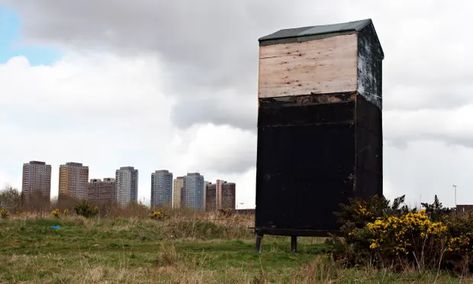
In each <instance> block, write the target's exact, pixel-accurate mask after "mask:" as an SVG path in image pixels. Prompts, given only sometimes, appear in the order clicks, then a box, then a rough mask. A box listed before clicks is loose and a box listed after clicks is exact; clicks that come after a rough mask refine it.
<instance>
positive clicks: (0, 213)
mask: <svg viewBox="0 0 473 284" xmlns="http://www.w3.org/2000/svg"><path fill="white" fill-rule="evenodd" d="M8 215H9V214H8V210H7V209H5V208H3V207H0V218H2V219H6V218H8Z"/></svg>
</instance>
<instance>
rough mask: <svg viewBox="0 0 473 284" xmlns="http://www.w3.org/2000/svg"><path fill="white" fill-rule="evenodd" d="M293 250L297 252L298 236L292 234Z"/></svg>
mask: <svg viewBox="0 0 473 284" xmlns="http://www.w3.org/2000/svg"><path fill="white" fill-rule="evenodd" d="M291 252H292V253H296V252H297V236H291Z"/></svg>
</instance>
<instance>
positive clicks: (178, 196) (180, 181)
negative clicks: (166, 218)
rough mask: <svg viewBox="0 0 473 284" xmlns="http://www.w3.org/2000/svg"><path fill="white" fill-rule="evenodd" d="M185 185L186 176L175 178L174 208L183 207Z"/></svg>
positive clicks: (173, 191)
mask: <svg viewBox="0 0 473 284" xmlns="http://www.w3.org/2000/svg"><path fill="white" fill-rule="evenodd" d="M183 187H184V177H177V178H176V179H174V188H173V190H172V208H176V209H178V208H181V207H182V189H183Z"/></svg>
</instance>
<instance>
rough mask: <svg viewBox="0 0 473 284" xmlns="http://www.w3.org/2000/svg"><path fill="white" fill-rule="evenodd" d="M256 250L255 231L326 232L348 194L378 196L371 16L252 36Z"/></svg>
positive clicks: (375, 44)
mask: <svg viewBox="0 0 473 284" xmlns="http://www.w3.org/2000/svg"><path fill="white" fill-rule="evenodd" d="M259 44H260V52H259V86H258V101H259V109H258V153H257V178H256V225H255V232H256V235H257V249H258V250H260V245H261V238H262V236H263V235H264V234H273V235H287V236H292V242H291V244H292V249H293V250H295V249H296V236H314V235H322V234H326V233H328V232H336V231H337V229H338V225H337V222H336V217H335V216H334V214H333V212H334V211H337V210H338V208H339V204H340V203H344V202H346V201H347V200H348V198H351V197H360V198H368V197H369V196H372V195H374V194H378V195H381V194H382V174H383V172H382V166H383V164H382V153H383V152H382V145H383V143H382V124H381V118H382V114H381V107H382V95H381V91H382V88H381V81H382V73H381V70H382V68H381V63H382V60H383V58H384V54H383V50H382V48H381V45H380V43H379V40H378V37H377V35H376V31H375V29H374V26H373V23H372V21H371V20H362V21H356V22H349V23H342V24H335V25H325V26H313V27H304V28H295V29H285V30H280V31H278V32H276V33H273V34H270V35H268V36H265V37H262V38H260V39H259Z"/></svg>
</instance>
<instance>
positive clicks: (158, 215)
mask: <svg viewBox="0 0 473 284" xmlns="http://www.w3.org/2000/svg"><path fill="white" fill-rule="evenodd" d="M149 217H150V218H151V219H153V220H163V219H164V218H166V217H167V216H166V213H165V212H164V211H162V210H153V211H151V212H150V213H149Z"/></svg>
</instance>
